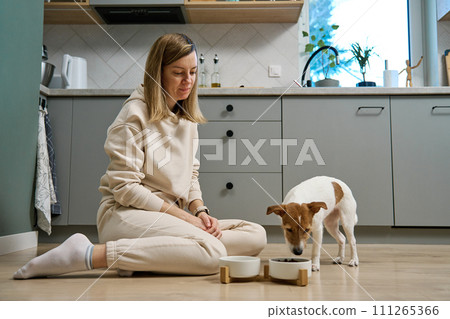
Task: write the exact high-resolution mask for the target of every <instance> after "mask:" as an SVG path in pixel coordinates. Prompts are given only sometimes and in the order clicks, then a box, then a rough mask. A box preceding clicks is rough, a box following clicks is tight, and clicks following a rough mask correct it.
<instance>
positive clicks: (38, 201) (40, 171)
mask: <svg viewBox="0 0 450 319" xmlns="http://www.w3.org/2000/svg"><path fill="white" fill-rule="evenodd" d="M46 113H47V111H46V110H44V109H43V108H42V107H41V106H40V105H39V127H38V145H37V159H36V162H37V164H36V177H35V179H36V189H35V194H34V196H35V199H34V206H35V208H36V210H37V225H38V226H39V228H41V229H42V230H43V231H45V232H46V233H47V234H49V235H50V234H51V232H52V225H51V204H54V203H56V195H55V191H54V189H53V182H52V172H51V169H50V165H49V161H48V149H47V137H46V135H45V114H46Z"/></svg>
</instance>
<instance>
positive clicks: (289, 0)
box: [185, 0, 304, 23]
mask: <svg viewBox="0 0 450 319" xmlns="http://www.w3.org/2000/svg"><path fill="white" fill-rule="evenodd" d="M303 2H304V1H303V0H297V1H296V0H285V1H204V0H185V7H186V14H187V17H188V21H189V23H297V21H298V18H299V16H300V12H301V10H302V7H303Z"/></svg>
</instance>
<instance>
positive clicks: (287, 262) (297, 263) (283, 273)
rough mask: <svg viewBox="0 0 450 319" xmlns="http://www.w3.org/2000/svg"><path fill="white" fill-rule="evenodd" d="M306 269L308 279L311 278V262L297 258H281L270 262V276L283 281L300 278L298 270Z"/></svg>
mask: <svg viewBox="0 0 450 319" xmlns="http://www.w3.org/2000/svg"><path fill="white" fill-rule="evenodd" d="M299 269H306V270H307V271H308V277H311V260H309V259H306V258H296V257H280V258H272V259H270V260H269V275H270V276H271V277H273V278H277V279H283V280H295V279H297V278H298V270H299Z"/></svg>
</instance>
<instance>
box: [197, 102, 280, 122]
mask: <svg viewBox="0 0 450 319" xmlns="http://www.w3.org/2000/svg"><path fill="white" fill-rule="evenodd" d="M199 104H200V109H201V110H202V112H203V115H205V117H206V118H207V119H208V120H209V121H257V120H260V121H281V99H280V98H279V97H232V98H229V97H201V98H199Z"/></svg>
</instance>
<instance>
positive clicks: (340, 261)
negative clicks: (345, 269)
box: [333, 256, 344, 265]
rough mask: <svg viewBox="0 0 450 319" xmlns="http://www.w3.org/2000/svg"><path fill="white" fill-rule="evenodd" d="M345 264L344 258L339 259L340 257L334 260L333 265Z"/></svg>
mask: <svg viewBox="0 0 450 319" xmlns="http://www.w3.org/2000/svg"><path fill="white" fill-rule="evenodd" d="M343 262H344V258H342V257H339V256H338V257H336V258H334V259H333V264H339V265H341V264H342V263H343Z"/></svg>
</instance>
